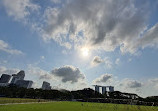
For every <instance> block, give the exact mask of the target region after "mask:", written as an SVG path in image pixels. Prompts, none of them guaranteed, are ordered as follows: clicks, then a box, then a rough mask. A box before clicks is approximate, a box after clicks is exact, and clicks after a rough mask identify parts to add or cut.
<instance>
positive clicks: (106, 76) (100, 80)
mask: <svg viewBox="0 0 158 111" xmlns="http://www.w3.org/2000/svg"><path fill="white" fill-rule="evenodd" d="M111 79H112V74H103V75H101V76H100V77H98V78H96V79H95V80H93V83H95V84H98V83H107V82H109V81H110V80H111Z"/></svg>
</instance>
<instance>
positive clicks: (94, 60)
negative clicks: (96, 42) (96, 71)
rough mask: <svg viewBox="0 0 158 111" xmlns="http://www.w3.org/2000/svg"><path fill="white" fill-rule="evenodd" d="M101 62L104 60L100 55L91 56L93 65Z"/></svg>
mask: <svg viewBox="0 0 158 111" xmlns="http://www.w3.org/2000/svg"><path fill="white" fill-rule="evenodd" d="M103 62H104V60H103V59H102V58H101V57H99V56H95V57H94V58H93V60H92V61H91V64H92V65H94V66H96V65H99V64H101V63H103Z"/></svg>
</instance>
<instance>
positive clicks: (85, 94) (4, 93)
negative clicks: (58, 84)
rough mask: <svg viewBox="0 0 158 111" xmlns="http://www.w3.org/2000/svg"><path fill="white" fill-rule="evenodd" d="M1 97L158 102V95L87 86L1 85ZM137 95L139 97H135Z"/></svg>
mask: <svg viewBox="0 0 158 111" xmlns="http://www.w3.org/2000/svg"><path fill="white" fill-rule="evenodd" d="M0 96H1V97H10V98H33V99H51V100H72V99H82V100H86V99H89V98H110V99H135V100H139V101H144V102H158V96H152V97H147V98H141V97H139V96H137V95H136V94H130V93H122V92H119V91H114V92H111V93H105V94H103V95H102V94H100V93H98V92H95V91H94V90H93V89H90V88H85V89H83V90H76V91H68V90H60V91H59V90H42V89H33V88H31V89H26V88H22V87H17V86H15V85H10V86H8V87H0ZM133 96H134V97H137V98H133Z"/></svg>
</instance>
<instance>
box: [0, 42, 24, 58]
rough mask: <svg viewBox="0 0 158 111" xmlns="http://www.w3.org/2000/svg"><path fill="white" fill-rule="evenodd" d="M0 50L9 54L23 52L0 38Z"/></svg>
mask: <svg viewBox="0 0 158 111" xmlns="http://www.w3.org/2000/svg"><path fill="white" fill-rule="evenodd" d="M0 50H2V51H4V52H7V53H9V54H15V55H19V54H23V52H22V51H20V50H17V49H12V48H11V47H10V46H9V44H8V43H6V42H4V41H3V40H0Z"/></svg>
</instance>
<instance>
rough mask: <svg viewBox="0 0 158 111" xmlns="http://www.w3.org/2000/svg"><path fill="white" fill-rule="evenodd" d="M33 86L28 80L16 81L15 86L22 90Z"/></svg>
mask: <svg viewBox="0 0 158 111" xmlns="http://www.w3.org/2000/svg"><path fill="white" fill-rule="evenodd" d="M32 84H33V81H29V80H17V81H16V83H15V85H17V86H19V87H24V88H27V89H28V88H31V87H32Z"/></svg>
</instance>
